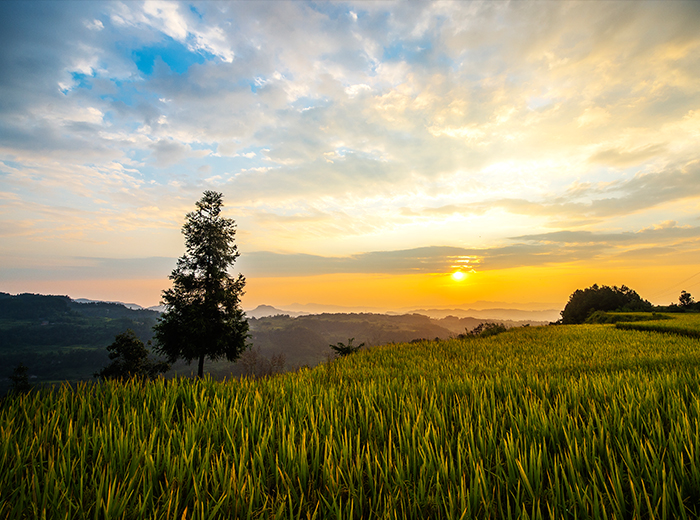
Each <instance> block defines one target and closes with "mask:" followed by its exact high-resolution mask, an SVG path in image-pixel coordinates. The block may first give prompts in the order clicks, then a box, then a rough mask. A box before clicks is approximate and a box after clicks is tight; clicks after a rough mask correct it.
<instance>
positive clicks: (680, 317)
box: [616, 313, 700, 338]
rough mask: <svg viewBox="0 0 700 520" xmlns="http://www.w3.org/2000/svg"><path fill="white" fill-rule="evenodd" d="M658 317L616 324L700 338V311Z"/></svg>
mask: <svg viewBox="0 0 700 520" xmlns="http://www.w3.org/2000/svg"><path fill="white" fill-rule="evenodd" d="M658 317H659V319H656V320H649V321H642V322H635V323H625V322H621V323H618V324H617V325H616V326H617V327H618V328H620V329H627V330H650V331H655V332H669V333H673V334H683V335H685V336H691V337H694V338H700V313H688V314H661V315H659V316H658Z"/></svg>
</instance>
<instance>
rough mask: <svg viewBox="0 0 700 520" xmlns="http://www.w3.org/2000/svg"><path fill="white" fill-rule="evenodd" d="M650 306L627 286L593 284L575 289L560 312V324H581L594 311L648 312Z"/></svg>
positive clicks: (650, 308)
mask: <svg viewBox="0 0 700 520" xmlns="http://www.w3.org/2000/svg"><path fill="white" fill-rule="evenodd" d="M652 308H653V306H652V304H651V303H649V302H648V301H646V300H643V299H642V298H641V297H640V296H639V295H638V294H637V293H636V292H635V291H633V290H632V289H630V288H629V287H627V286H624V285H623V286H622V287H617V286H612V287H608V286H607V285H603V286H602V287H598V285H597V284H593V285H591V286H590V287H588V288H587V289H583V290H581V289H577V290H576V291H574V292H573V293H572V294H571V296H569V301H568V303H567V304H566V307H564V310H563V311H561V323H563V324H565V325H566V324H570V323H583V322H584V321H586V318H588V316H590V315H591V314H592V313H593V312H595V311H622V312H640V311H641V312H644V311H646V312H648V311H651V310H652Z"/></svg>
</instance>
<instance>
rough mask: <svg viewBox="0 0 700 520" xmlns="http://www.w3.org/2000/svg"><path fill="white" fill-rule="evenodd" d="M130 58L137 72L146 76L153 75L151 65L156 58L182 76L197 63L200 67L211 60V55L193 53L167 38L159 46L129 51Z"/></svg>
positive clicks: (184, 46)
mask: <svg viewBox="0 0 700 520" xmlns="http://www.w3.org/2000/svg"><path fill="white" fill-rule="evenodd" d="M131 57H132V59H133V60H134V63H135V64H136V67H137V68H138V69H139V71H140V72H141V73H143V74H145V75H147V76H150V75H151V74H153V65H154V63H155V60H156V58H160V59H161V60H163V62H164V63H165V64H166V65H167V66H168V67H170V70H171V71H173V72H175V73H177V74H184V73H185V72H187V70H188V69H189V68H190V67H191V66H192V65H194V64H195V63H199V64H200V65H201V64H202V63H204V62H205V61H207V59H211V58H213V55H211V54H209V53H204V52H200V51H197V52H193V51H191V50H190V49H188V48H187V46H186V45H183V44H182V43H180V42H177V41H175V40H173V39H172V38H167V39H166V40H165V41H164V42H163V43H162V44H160V45H153V46H149V47H141V48H140V49H136V50H133V51H131Z"/></svg>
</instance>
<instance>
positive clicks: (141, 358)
mask: <svg viewBox="0 0 700 520" xmlns="http://www.w3.org/2000/svg"><path fill="white" fill-rule="evenodd" d="M149 343H150V341H149ZM107 351H108V352H109V359H111V360H112V362H111V363H110V364H109V365H107V366H106V367H105V368H103V369H102V370H100V371H99V372H97V373H95V377H101V378H103V379H129V378H131V377H139V378H143V379H153V378H155V377H157V376H158V375H159V374H162V373H163V372H167V371H168V370H169V369H170V365H168V363H164V362H162V361H153V360H151V359H149V358H148V349H147V348H146V346H145V345H144V344H143V341H141V340H140V339H139V338H138V337H137V336H136V333H135V332H134V331H133V330H131V329H129V330H127V331H126V332H122V333H121V334H118V335H117V337H116V338H115V339H114V343H112V344H111V345H109V346H108V347H107Z"/></svg>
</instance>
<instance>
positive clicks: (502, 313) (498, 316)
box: [245, 305, 560, 322]
mask: <svg viewBox="0 0 700 520" xmlns="http://www.w3.org/2000/svg"><path fill="white" fill-rule="evenodd" d="M313 308H314V310H315V312H312V311H292V310H283V309H278V308H276V307H273V306H272V305H258V306H257V307H256V308H255V309H251V310H247V311H245V313H246V316H248V317H249V318H266V317H270V316H281V315H286V316H290V317H292V318H295V317H298V316H309V315H313V314H322V313H324V312H325V313H328V312H331V313H332V312H335V313H353V312H363V311H358V310H355V309H353V310H349V309H348V308H344V307H340V308H336V307H335V306H329V307H327V308H325V307H323V306H320V305H318V306H313ZM364 312H367V311H364ZM372 314H387V315H389V316H397V315H405V314H421V315H423V316H428V317H430V318H433V319H442V318H446V317H448V316H454V317H456V318H478V319H491V320H513V321H521V320H530V321H541V322H550V321H556V320H558V319H559V317H560V316H559V310H557V309H545V310H524V309H507V308H493V309H410V310H406V311H403V312H372Z"/></svg>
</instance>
